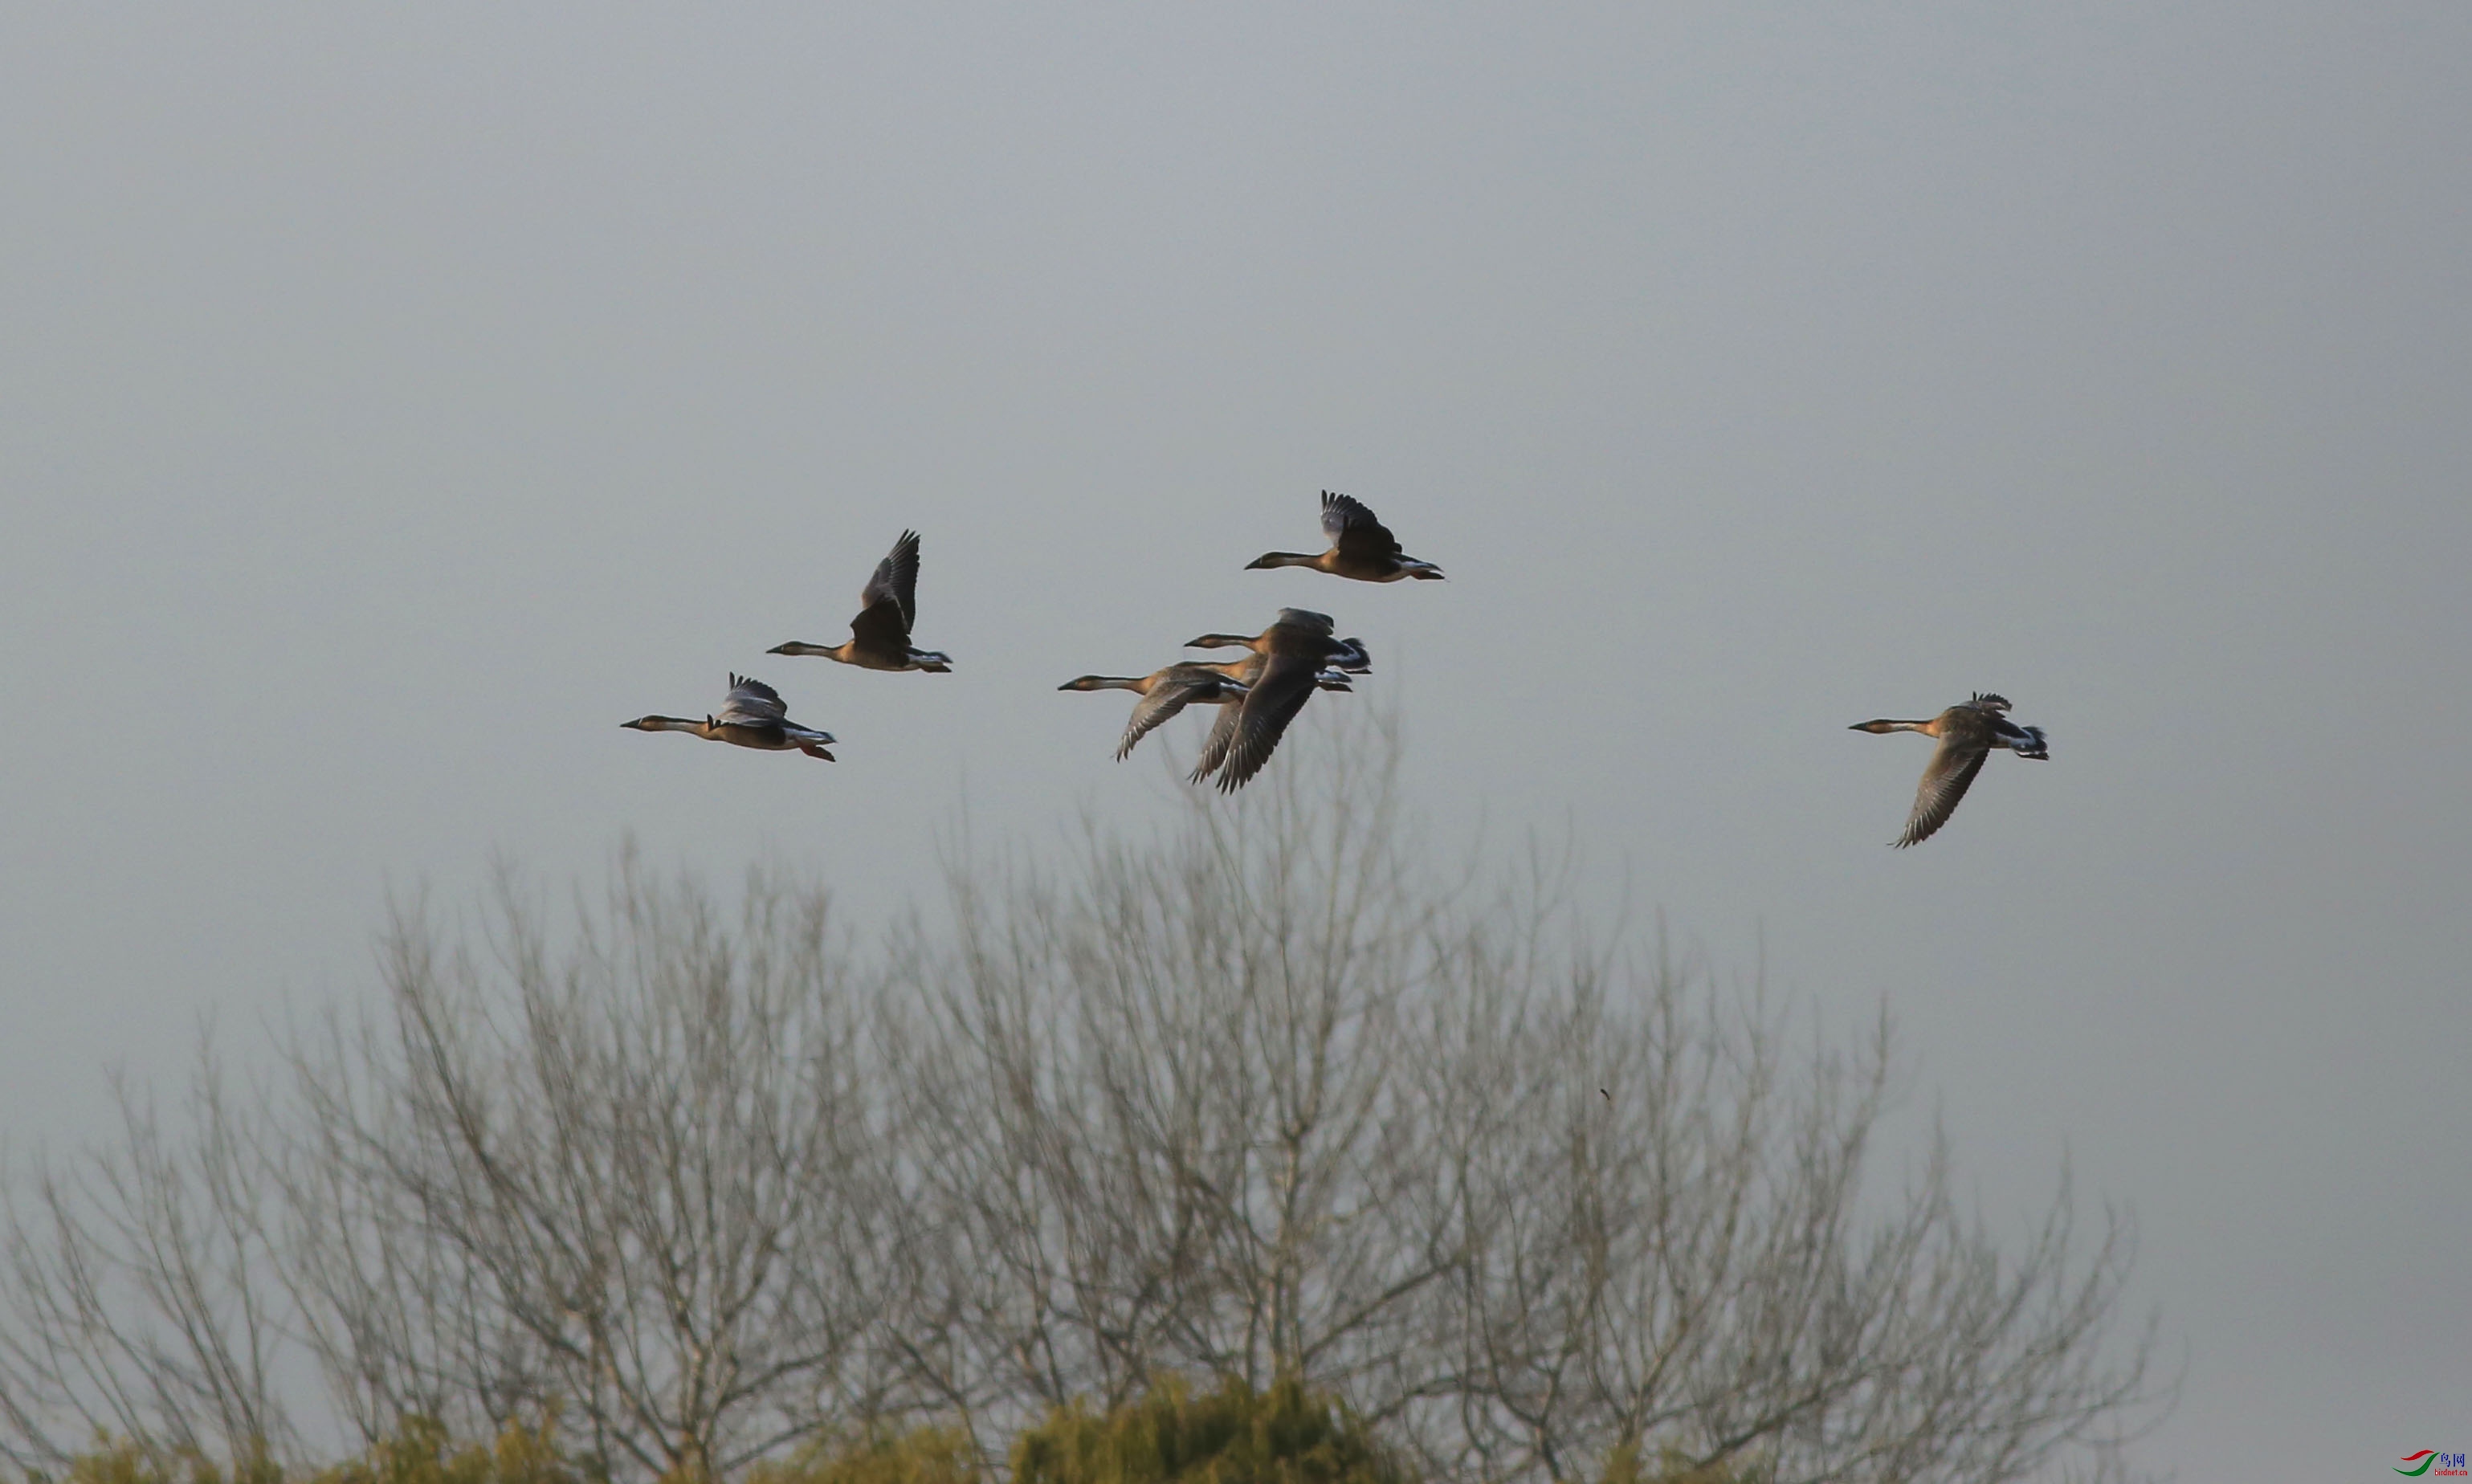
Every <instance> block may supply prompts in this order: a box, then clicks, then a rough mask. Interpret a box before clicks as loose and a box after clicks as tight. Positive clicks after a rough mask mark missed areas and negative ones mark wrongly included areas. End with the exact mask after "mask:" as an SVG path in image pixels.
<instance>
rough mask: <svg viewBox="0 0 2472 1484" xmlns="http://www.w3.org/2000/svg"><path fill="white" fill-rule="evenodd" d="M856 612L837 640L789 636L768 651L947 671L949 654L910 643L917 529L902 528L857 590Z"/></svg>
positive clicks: (869, 666)
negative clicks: (815, 640) (811, 641)
mask: <svg viewBox="0 0 2472 1484" xmlns="http://www.w3.org/2000/svg"><path fill="white" fill-rule="evenodd" d="M858 601H859V609H858V617H856V618H854V619H852V620H850V636H849V638H848V639H846V640H844V641H843V642H842V643H840V644H801V643H799V642H798V641H796V640H792V641H791V642H790V643H788V644H782V645H775V646H773V647H772V648H771V649H770V650H768V651H766V652H768V653H772V654H813V655H820V656H821V657H822V658H824V659H828V660H839V661H841V662H842V663H843V664H844V665H856V666H858V667H859V668H860V669H861V670H922V671H928V672H930V673H932V674H939V675H940V674H947V673H950V672H951V671H952V669H953V657H952V656H951V655H949V654H946V653H944V652H943V651H941V650H939V649H921V648H915V646H913V645H912V644H911V642H910V629H911V626H912V625H913V624H915V623H916V622H917V618H918V532H916V531H915V530H905V531H903V532H902V533H901V539H900V540H898V541H895V542H893V543H892V550H891V552H890V553H888V554H886V555H885V558H884V560H882V561H880V562H877V563H876V564H875V576H873V577H869V578H868V582H867V586H866V587H865V588H863V589H861V590H860V592H859V595H858Z"/></svg>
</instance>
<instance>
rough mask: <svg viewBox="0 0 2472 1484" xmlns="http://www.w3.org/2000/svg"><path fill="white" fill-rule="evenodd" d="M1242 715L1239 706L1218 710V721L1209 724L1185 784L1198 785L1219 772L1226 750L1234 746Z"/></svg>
mask: <svg viewBox="0 0 2472 1484" xmlns="http://www.w3.org/2000/svg"><path fill="white" fill-rule="evenodd" d="M1244 714H1245V708H1244V707H1243V706H1242V705H1241V704H1240V705H1233V706H1222V707H1220V708H1219V719H1218V720H1216V721H1214V722H1212V723H1211V724H1210V735H1209V736H1207V737H1205V738H1203V739H1202V740H1201V755H1200V757H1198V758H1196V759H1194V760H1193V771H1192V772H1191V773H1189V774H1187V775H1185V776H1186V781H1187V782H1189V783H1200V782H1201V780H1203V779H1205V778H1207V777H1209V776H1210V775H1211V774H1213V773H1215V772H1217V771H1219V766H1220V765H1221V764H1223V763H1224V762H1226V761H1227V749H1228V748H1230V747H1232V746H1234V745H1235V744H1236V725H1237V722H1238V721H1239V720H1240V719H1242V718H1243V717H1244Z"/></svg>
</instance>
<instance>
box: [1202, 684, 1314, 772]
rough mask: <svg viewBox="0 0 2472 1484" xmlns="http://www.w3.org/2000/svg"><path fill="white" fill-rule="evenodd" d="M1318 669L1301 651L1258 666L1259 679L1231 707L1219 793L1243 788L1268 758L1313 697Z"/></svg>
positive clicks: (1269, 759)
mask: <svg viewBox="0 0 2472 1484" xmlns="http://www.w3.org/2000/svg"><path fill="white" fill-rule="evenodd" d="M1320 672H1321V662H1320V661H1319V659H1316V658H1315V657H1313V656H1311V655H1305V654H1281V655H1275V656H1273V657H1272V660H1271V662H1270V663H1269V664H1268V665H1265V666H1263V667H1262V678H1261V679H1259V680H1256V681H1254V682H1253V689H1252V690H1250V691H1248V692H1247V693H1246V695H1245V703H1244V704H1243V705H1241V706H1238V707H1235V708H1234V711H1235V713H1236V728H1235V735H1234V736H1232V737H1231V738H1230V739H1229V740H1228V743H1227V760H1226V763H1225V765H1224V766H1222V767H1221V768H1220V769H1219V788H1220V790H1221V791H1222V792H1233V791H1234V790H1236V789H1241V788H1243V787H1245V785H1246V783H1247V782H1248V780H1249V779H1251V778H1252V776H1253V775H1254V774H1255V773H1258V772H1260V771H1261V770H1262V765H1263V764H1265V763H1268V762H1269V761H1271V753H1272V751H1273V750H1275V749H1276V748H1277V747H1278V745H1279V738H1280V737H1281V736H1283V735H1284V734H1285V733H1286V732H1287V730H1288V723H1289V722H1291V721H1294V720H1295V718H1296V713H1297V712H1299V711H1302V710H1304V709H1305V702H1306V701H1308V700H1311V699H1312V698H1313V693H1314V677H1315V676H1317V675H1319V673H1320Z"/></svg>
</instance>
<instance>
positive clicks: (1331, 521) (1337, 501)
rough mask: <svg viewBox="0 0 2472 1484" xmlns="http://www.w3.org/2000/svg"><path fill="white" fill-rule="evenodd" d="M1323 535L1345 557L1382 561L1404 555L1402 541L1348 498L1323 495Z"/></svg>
mask: <svg viewBox="0 0 2472 1484" xmlns="http://www.w3.org/2000/svg"><path fill="white" fill-rule="evenodd" d="M1321 531H1322V534H1323V535H1326V536H1328V537H1330V544H1331V545H1333V546H1335V547H1337V548H1339V553H1340V554H1341V555H1343V556H1349V557H1358V558H1362V559H1364V560H1367V561H1380V560H1381V559H1382V558H1384V557H1386V556H1397V555H1399V554H1400V551H1399V541H1398V538H1397V537H1395V536H1393V535H1391V528H1390V527H1388V526H1385V525H1383V524H1382V523H1381V522H1380V521H1378V520H1376V519H1374V516H1373V512H1372V511H1371V510H1368V509H1367V508H1366V507H1365V506H1363V505H1361V504H1359V503H1358V502H1357V501H1354V500H1351V499H1349V498H1348V497H1347V496H1345V495H1341V494H1334V493H1332V492H1331V491H1329V490H1327V489H1325V490H1323V491H1322V492H1321Z"/></svg>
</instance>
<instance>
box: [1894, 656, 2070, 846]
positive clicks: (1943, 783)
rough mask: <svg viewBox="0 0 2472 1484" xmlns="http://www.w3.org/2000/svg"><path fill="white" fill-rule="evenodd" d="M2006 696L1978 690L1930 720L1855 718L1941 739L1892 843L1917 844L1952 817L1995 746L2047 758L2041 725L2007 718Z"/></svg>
mask: <svg viewBox="0 0 2472 1484" xmlns="http://www.w3.org/2000/svg"><path fill="white" fill-rule="evenodd" d="M2008 712H2009V700H2008V698H2007V697H2006V696H2001V695H1989V694H1986V693H1983V692H1977V693H1976V694H1975V695H1974V697H1973V698H1972V699H1970V700H1966V701H1962V702H1961V703H1959V704H1957V705H1955V706H1951V707H1950V708H1948V709H1947V710H1946V711H1943V712H1941V713H1940V714H1939V715H1938V716H1936V717H1934V718H1931V719H1930V720H1928V721H1893V720H1888V719H1885V718H1884V719H1881V720H1877V721H1857V722H1856V723H1854V725H1853V726H1852V727H1851V728H1850V730H1852V731H1857V732H1872V733H1876V734H1878V735H1881V736H1886V735H1888V734H1889V733H1890V732H1919V733H1921V734H1922V735H1923V736H1925V737H1930V738H1934V739H1936V740H1937V741H1938V742H1939V747H1938V749H1937V750H1936V751H1935V752H1933V753H1932V759H1931V762H1930V763H1929V764H1927V765H1926V766H1924V768H1923V780H1922V785H1921V787H1920V788H1919V789H1916V790H1915V792H1914V807H1913V813H1911V814H1909V815H1908V816H1907V818H1906V831H1905V834H1903V835H1901V836H1898V837H1897V838H1896V839H1895V840H1893V841H1891V842H1890V843H1891V844H1893V845H1895V846H1896V847H1897V848H1898V849H1900V850H1903V849H1905V848H1906V847H1907V846H1909V845H1919V844H1921V843H1922V842H1923V841H1925V840H1927V839H1930V838H1931V837H1932V836H1933V835H1934V834H1936V833H1937V832H1938V830H1939V827H1940V826H1941V825H1944V824H1946V823H1948V816H1949V815H1951V814H1953V813H1956V812H1957V805H1958V801H1959V800H1960V799H1962V798H1964V797H1965V790H1966V789H1970V788H1972V787H1973V786H1974V775H1975V774H1977V773H1980V772H1982V771H1983V762H1984V760H1985V758H1988V757H1989V756H1991V753H1992V749H1994V748H2006V749H2008V750H2009V751H2011V752H2014V753H2016V754H2017V755H2018V756H2019V757H2021V758H2033V759H2036V760H2037V761H2048V760H2049V759H2050V758H2051V755H2052V752H2051V746H2050V743H2049V742H2047V741H2046V740H2045V739H2044V736H2043V729H2042V728H2041V727H2039V726H2021V725H2019V724H2018V723H2017V722H2014V721H2011V720H2009V716H2008Z"/></svg>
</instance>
